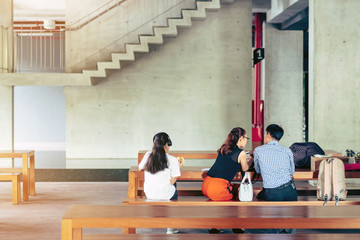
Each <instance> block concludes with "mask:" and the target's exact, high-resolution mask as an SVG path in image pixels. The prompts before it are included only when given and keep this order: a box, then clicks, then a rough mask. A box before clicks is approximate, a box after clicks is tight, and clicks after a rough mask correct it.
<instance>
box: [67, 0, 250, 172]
mask: <svg viewBox="0 0 360 240" xmlns="http://www.w3.org/2000/svg"><path fill="white" fill-rule="evenodd" d="M251 20H252V16H251V1H250V0H239V1H235V2H234V3H233V4H231V5H223V6H222V9H221V10H219V11H218V12H208V17H207V18H206V19H205V20H204V21H195V22H194V24H193V26H192V27H191V28H190V29H182V30H180V31H179V35H178V37H176V38H170V39H167V40H166V41H165V44H164V45H162V46H159V47H156V48H155V47H153V48H152V50H151V53H150V54H143V55H140V54H139V55H137V60H136V61H135V62H134V63H132V64H129V65H128V66H127V67H125V68H124V69H122V70H120V71H115V72H112V74H111V75H110V76H109V77H108V78H107V79H106V81H105V82H103V83H101V84H100V85H97V86H94V87H81V88H76V87H71V88H70V87H68V88H65V96H66V159H67V161H66V166H67V168H114V167H119V168H121V167H123V168H127V167H129V166H131V165H135V164H136V158H137V152H138V151H139V150H144V149H150V148H151V146H152V137H153V135H154V134H155V133H157V132H159V131H166V132H168V133H169V135H170V136H171V138H172V140H173V147H172V149H178V150H216V149H218V148H219V147H220V145H221V144H222V143H223V142H224V140H225V138H226V136H227V134H228V133H229V131H230V130H231V129H232V128H233V127H236V126H241V127H243V128H245V129H246V130H247V132H248V135H249V136H250V135H251V94H252V88H251V83H252V78H251V72H252V68H251V64H252V61H251V59H252V56H251ZM250 137H251V136H250ZM247 148H248V149H251V144H250V145H248V146H247Z"/></svg>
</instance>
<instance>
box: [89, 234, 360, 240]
mask: <svg viewBox="0 0 360 240" xmlns="http://www.w3.org/2000/svg"><path fill="white" fill-rule="evenodd" d="M275 236H276V237H274V234H188V233H187V234H146V235H145V234H130V235H120V234H84V236H83V239H84V240H114V239H121V240H204V239H206V240H274V239H277V240H343V239H346V240H358V239H360V234H346V233H345V234H339V233H332V234H322V233H321V234H315V233H306V234H276V235H275Z"/></svg>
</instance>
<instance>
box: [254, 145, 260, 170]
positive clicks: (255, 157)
mask: <svg viewBox="0 0 360 240" xmlns="http://www.w3.org/2000/svg"><path fill="white" fill-rule="evenodd" d="M255 150H256V149H255ZM254 167H255V171H256V172H257V173H259V174H261V172H260V165H259V154H258V153H257V151H254Z"/></svg>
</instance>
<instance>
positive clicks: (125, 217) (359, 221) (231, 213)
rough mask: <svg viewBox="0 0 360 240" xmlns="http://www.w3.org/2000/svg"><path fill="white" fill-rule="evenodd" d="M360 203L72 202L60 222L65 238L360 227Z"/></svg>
mask: <svg viewBox="0 0 360 240" xmlns="http://www.w3.org/2000/svg"><path fill="white" fill-rule="evenodd" d="M359 212H360V206H355V205H354V206H336V207H334V206H327V207H323V206H227V207H224V206H119V205H73V206H71V207H70V209H69V210H68V211H67V212H66V213H65V214H64V216H63V217H62V222H61V228H62V232H61V237H62V240H80V239H82V229H83V228H122V233H123V234H126V233H129V229H132V228H195V229H196V228H199V229H207V228H224V229H231V228H248V229H258V228H280V229H282V228H285V229H286V228H295V229H359V226H360V215H359Z"/></svg>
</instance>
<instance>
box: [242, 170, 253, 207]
mask: <svg viewBox="0 0 360 240" xmlns="http://www.w3.org/2000/svg"><path fill="white" fill-rule="evenodd" d="M246 180H247V181H246ZM253 195H254V191H253V186H252V183H251V178H250V174H249V172H246V173H245V176H244V177H243V179H242V181H241V184H240V187H239V200H240V201H242V202H250V201H252V200H253Z"/></svg>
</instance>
